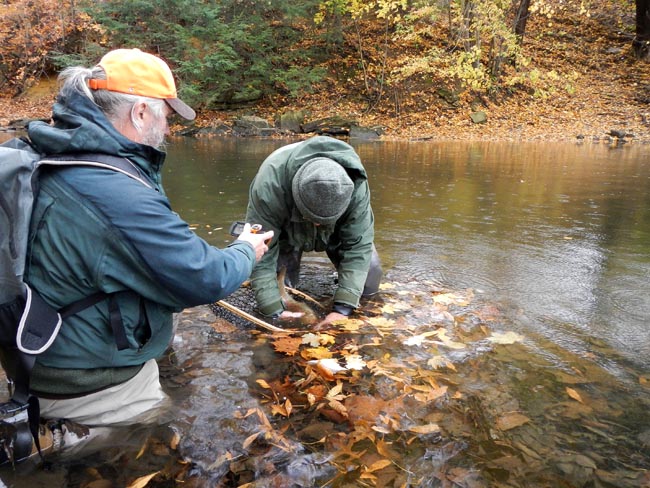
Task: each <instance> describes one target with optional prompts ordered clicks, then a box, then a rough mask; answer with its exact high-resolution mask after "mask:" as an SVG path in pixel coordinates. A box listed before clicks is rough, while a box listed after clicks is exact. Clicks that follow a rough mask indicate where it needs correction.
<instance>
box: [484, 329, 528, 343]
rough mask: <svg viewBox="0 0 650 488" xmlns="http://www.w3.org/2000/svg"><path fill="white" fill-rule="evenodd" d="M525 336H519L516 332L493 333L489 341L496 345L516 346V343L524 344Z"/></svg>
mask: <svg viewBox="0 0 650 488" xmlns="http://www.w3.org/2000/svg"><path fill="white" fill-rule="evenodd" d="M523 340H524V336H522V335H519V334H517V333H516V332H512V331H510V332H493V333H492V335H491V336H490V337H488V341H490V342H494V343H495V344H514V343H515V342H522V341H523Z"/></svg>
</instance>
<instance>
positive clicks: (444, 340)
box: [436, 329, 466, 349]
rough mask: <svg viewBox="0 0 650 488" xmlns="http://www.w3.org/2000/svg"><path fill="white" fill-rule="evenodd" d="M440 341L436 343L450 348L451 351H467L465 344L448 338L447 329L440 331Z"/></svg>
mask: <svg viewBox="0 0 650 488" xmlns="http://www.w3.org/2000/svg"><path fill="white" fill-rule="evenodd" d="M437 332H438V339H440V341H439V342H438V341H436V343H439V344H442V345H443V346H445V347H448V348H449V349H465V347H466V346H465V344H463V343H461V342H455V341H452V340H451V339H450V338H449V337H447V331H446V330H445V329H438V331H437Z"/></svg>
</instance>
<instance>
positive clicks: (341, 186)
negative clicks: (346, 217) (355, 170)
mask: <svg viewBox="0 0 650 488" xmlns="http://www.w3.org/2000/svg"><path fill="white" fill-rule="evenodd" d="M353 190H354V183H352V180H351V179H350V177H349V176H348V174H347V173H346V172H345V169H343V167H342V166H341V165H340V164H338V163H337V162H336V161H333V160H331V159H329V158H322V157H321V158H314V159H310V160H309V161H307V162H306V163H305V164H303V165H302V166H301V167H300V169H298V171H296V174H295V176H294V177H293V181H292V184H291V191H292V193H293V199H294V201H295V202H296V206H297V207H298V210H299V211H300V213H301V214H302V216H303V217H304V218H305V219H307V220H309V221H311V222H314V223H316V224H322V225H329V224H333V223H334V222H336V221H337V220H338V218H339V217H340V216H341V215H343V213H344V212H345V210H346V209H347V208H348V205H349V204H350V199H351V198H352V191H353Z"/></svg>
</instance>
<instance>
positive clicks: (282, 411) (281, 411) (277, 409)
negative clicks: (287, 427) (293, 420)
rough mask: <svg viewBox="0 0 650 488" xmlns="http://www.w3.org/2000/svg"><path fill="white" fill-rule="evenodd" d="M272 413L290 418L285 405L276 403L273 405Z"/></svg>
mask: <svg viewBox="0 0 650 488" xmlns="http://www.w3.org/2000/svg"><path fill="white" fill-rule="evenodd" d="M271 413H272V414H273V415H282V416H283V417H288V416H289V413H288V412H287V409H286V408H285V406H284V405H278V404H276V403H274V404H273V405H271Z"/></svg>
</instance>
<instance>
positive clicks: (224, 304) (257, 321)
mask: <svg viewBox="0 0 650 488" xmlns="http://www.w3.org/2000/svg"><path fill="white" fill-rule="evenodd" d="M217 305H219V306H220V307H223V308H225V309H226V310H228V311H229V312H232V313H234V314H235V315H239V316H240V317H241V318H243V319H246V320H248V321H249V322H252V323H254V324H255V325H258V326H260V327H262V328H263V329H266V330H270V331H272V332H284V333H287V332H291V331H287V330H285V329H281V328H280V327H276V326H275V325H271V324H269V323H267V322H264V321H263V320H260V319H258V318H257V317H254V316H253V315H251V314H249V313H246V312H244V311H243V310H241V309H239V308H237V307H235V306H234V305H231V304H230V303H228V302H224V301H223V300H219V301H218V302H217Z"/></svg>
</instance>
